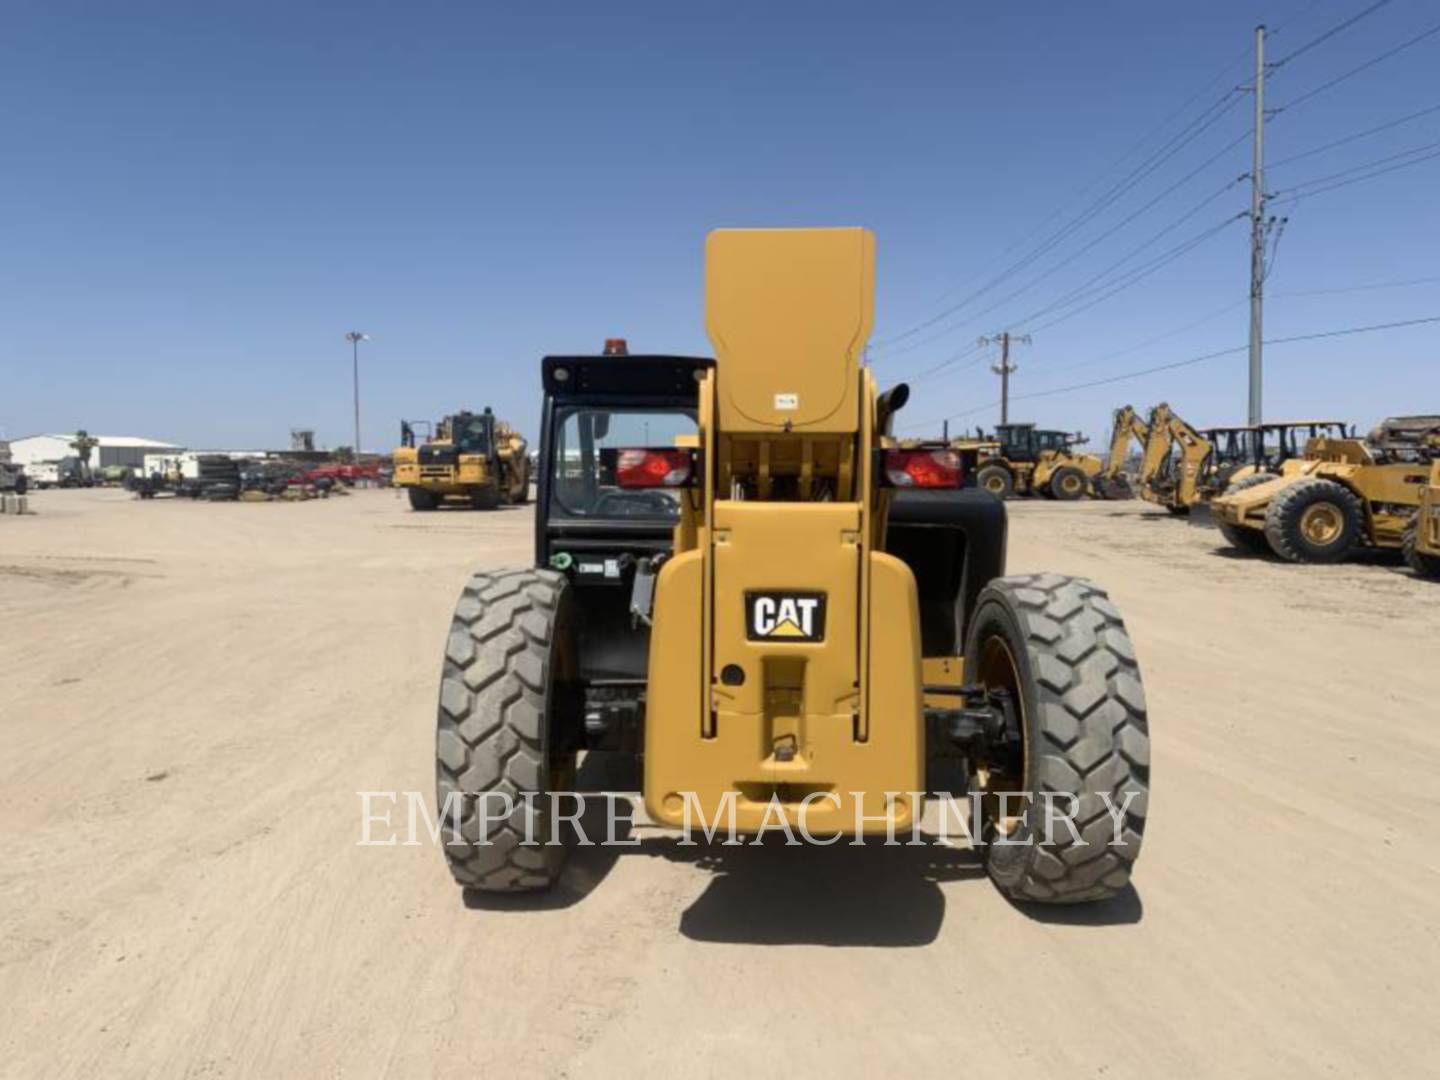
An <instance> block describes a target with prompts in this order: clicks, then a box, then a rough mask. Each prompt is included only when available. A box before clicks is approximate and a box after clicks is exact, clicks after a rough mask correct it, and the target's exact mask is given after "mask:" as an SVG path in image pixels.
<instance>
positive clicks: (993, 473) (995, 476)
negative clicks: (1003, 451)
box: [975, 465, 1015, 499]
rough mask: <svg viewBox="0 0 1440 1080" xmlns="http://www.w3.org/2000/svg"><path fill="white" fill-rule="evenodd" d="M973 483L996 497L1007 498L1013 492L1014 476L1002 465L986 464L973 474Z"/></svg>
mask: <svg viewBox="0 0 1440 1080" xmlns="http://www.w3.org/2000/svg"><path fill="white" fill-rule="evenodd" d="M975 483H976V485H977V486H978V487H980V488H981V489H983V490H985V491H988V492H989V493H990V494H991V495H994V496H995V497H996V498H997V499H1008V498H1010V496H1011V495H1013V494H1014V493H1015V477H1014V476H1012V475H1011V474H1010V470H1009V469H1007V468H1005V467H1004V466H1003V465H986V466H984V467H983V468H982V469H981V470H980V471H979V472H978V473H976V474H975Z"/></svg>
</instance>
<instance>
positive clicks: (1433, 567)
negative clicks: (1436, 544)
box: [1400, 514, 1440, 581]
mask: <svg viewBox="0 0 1440 1080" xmlns="http://www.w3.org/2000/svg"><path fill="white" fill-rule="evenodd" d="M1419 542H1420V515H1419V514H1416V515H1415V517H1414V519H1413V520H1412V521H1411V522H1410V524H1409V526H1407V527H1406V529H1405V537H1404V539H1403V541H1402V542H1401V544H1400V552H1401V554H1403V555H1404V556H1405V565H1406V566H1408V567H1410V569H1411V570H1414V571H1415V573H1417V574H1419V575H1420V576H1421V577H1423V578H1430V579H1431V580H1433V581H1440V555H1427V554H1426V553H1425V552H1423V551H1420V550H1419Z"/></svg>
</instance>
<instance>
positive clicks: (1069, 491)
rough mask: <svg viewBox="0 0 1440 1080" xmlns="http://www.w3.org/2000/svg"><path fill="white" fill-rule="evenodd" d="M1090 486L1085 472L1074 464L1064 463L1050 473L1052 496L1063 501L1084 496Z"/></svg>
mask: <svg viewBox="0 0 1440 1080" xmlns="http://www.w3.org/2000/svg"><path fill="white" fill-rule="evenodd" d="M1089 487H1090V484H1089V482H1088V481H1087V480H1086V479H1085V473H1084V472H1083V471H1082V470H1080V469H1077V468H1075V466H1073V465H1062V466H1060V468H1058V469H1056V470H1055V471H1054V472H1053V473H1051V474H1050V484H1049V488H1050V497H1051V498H1053V499H1059V500H1060V501H1061V502H1074V501H1075V500H1076V499H1079V498H1083V497H1084V495H1085V491H1086V489H1088V488H1089Z"/></svg>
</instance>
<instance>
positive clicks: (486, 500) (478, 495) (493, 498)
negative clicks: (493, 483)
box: [470, 488, 500, 510]
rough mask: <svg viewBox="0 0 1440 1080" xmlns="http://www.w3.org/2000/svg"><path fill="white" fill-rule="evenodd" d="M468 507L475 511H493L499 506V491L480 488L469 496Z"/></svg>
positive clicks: (497, 489)
mask: <svg viewBox="0 0 1440 1080" xmlns="http://www.w3.org/2000/svg"><path fill="white" fill-rule="evenodd" d="M470 505H471V506H472V507H473V508H475V509H476V510H494V509H495V508H496V507H497V506H499V505H500V489H499V488H481V489H480V490H479V491H476V492H474V493H473V494H471V496H470Z"/></svg>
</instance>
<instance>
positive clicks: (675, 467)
mask: <svg viewBox="0 0 1440 1080" xmlns="http://www.w3.org/2000/svg"><path fill="white" fill-rule="evenodd" d="M694 472H695V459H694V457H693V456H692V454H691V452H690V451H689V450H621V451H620V452H619V453H617V454H616V455H615V482H616V483H617V484H619V485H620V486H621V487H622V488H657V487H685V486H687V485H688V484H689V483H690V477H691V476H692V475H693V474H694Z"/></svg>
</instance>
